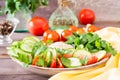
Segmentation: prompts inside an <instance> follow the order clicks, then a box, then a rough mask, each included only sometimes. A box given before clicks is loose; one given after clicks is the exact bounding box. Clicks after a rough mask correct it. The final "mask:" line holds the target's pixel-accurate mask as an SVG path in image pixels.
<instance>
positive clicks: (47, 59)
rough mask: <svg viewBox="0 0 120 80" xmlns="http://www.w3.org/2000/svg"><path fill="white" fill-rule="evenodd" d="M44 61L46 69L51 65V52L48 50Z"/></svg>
mask: <svg viewBox="0 0 120 80" xmlns="http://www.w3.org/2000/svg"><path fill="white" fill-rule="evenodd" d="M45 61H46V63H47V67H49V66H50V64H51V61H52V52H51V51H49V50H48V51H47V53H46V58H45Z"/></svg>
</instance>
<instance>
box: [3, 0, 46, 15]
mask: <svg viewBox="0 0 120 80" xmlns="http://www.w3.org/2000/svg"><path fill="white" fill-rule="evenodd" d="M46 5H48V0H5V12H6V14H15V13H16V12H17V11H19V10H20V9H25V10H26V11H28V10H30V11H32V12H35V10H36V9H37V8H39V6H46Z"/></svg>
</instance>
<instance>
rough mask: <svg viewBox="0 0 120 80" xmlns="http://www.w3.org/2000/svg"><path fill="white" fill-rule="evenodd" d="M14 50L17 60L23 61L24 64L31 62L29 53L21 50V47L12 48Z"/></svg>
mask: <svg viewBox="0 0 120 80" xmlns="http://www.w3.org/2000/svg"><path fill="white" fill-rule="evenodd" d="M14 50H15V52H16V53H17V55H18V56H17V57H15V58H16V59H18V60H19V61H21V62H24V63H26V64H30V63H32V56H31V54H29V53H27V52H24V51H23V50H21V49H18V48H16V49H14Z"/></svg>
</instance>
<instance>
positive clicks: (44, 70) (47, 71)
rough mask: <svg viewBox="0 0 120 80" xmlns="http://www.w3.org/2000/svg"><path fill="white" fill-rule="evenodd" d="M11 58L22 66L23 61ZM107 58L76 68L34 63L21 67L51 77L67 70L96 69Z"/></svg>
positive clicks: (101, 65)
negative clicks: (45, 65)
mask: <svg viewBox="0 0 120 80" xmlns="http://www.w3.org/2000/svg"><path fill="white" fill-rule="evenodd" d="M12 60H13V61H15V62H16V63H17V64H19V65H20V66H22V67H23V65H24V63H22V62H19V61H18V60H16V59H14V58H12ZM108 60H109V58H105V59H103V60H101V61H99V62H97V63H94V64H91V65H86V66H81V67H78V68H47V67H39V66H34V65H29V66H27V67H23V68H25V70H26V71H29V72H32V73H34V74H38V75H42V76H44V77H51V76H53V75H55V74H57V73H60V72H66V71H67V72H69V73H73V72H74V71H75V72H76V73H79V72H86V71H90V70H92V69H97V68H100V67H103V66H104V65H105V64H106V62H107V61H108Z"/></svg>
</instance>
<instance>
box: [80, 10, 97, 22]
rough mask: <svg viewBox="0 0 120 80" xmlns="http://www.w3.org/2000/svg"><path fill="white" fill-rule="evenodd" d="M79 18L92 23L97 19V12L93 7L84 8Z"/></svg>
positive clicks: (81, 20)
mask: <svg viewBox="0 0 120 80" xmlns="http://www.w3.org/2000/svg"><path fill="white" fill-rule="evenodd" d="M78 18H79V21H80V23H82V24H92V23H93V22H94V21H95V13H94V12H93V11H92V10H91V9H82V10H81V11H80V12H79V15H78Z"/></svg>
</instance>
